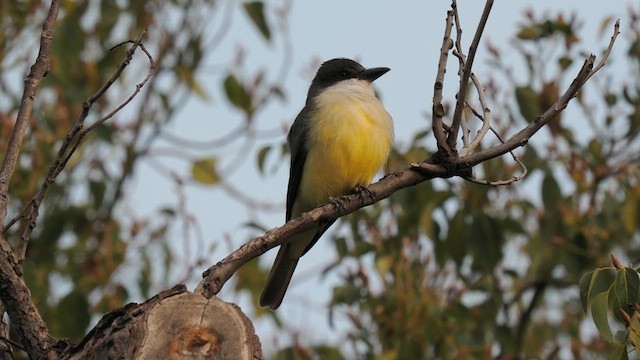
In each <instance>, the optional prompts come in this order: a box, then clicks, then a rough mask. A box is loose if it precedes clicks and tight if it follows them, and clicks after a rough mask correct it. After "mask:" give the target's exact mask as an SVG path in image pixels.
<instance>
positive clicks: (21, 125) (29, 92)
mask: <svg viewBox="0 0 640 360" xmlns="http://www.w3.org/2000/svg"><path fill="white" fill-rule="evenodd" d="M59 9H60V1H59V0H53V1H52V2H51V7H50V8H49V14H48V15H47V19H46V20H45V22H44V25H43V26H42V34H41V35H40V51H39V52H38V57H37V58H36V61H35V63H34V64H33V65H32V66H31V71H30V72H29V75H27V77H26V79H25V80H24V92H23V93H22V101H20V108H19V109H18V116H17V117H16V123H15V125H14V127H13V131H12V132H11V138H9V143H8V144H7V151H6V153H5V156H4V160H3V161H2V167H1V168H0V224H2V223H4V219H5V218H6V217H7V209H8V206H9V182H10V181H11V177H12V176H13V172H14V170H15V169H16V164H17V162H18V156H19V155H20V149H21V148H22V142H23V140H24V137H25V135H26V133H27V128H28V125H29V119H30V118H31V114H32V112H33V104H34V103H35V101H36V95H37V93H38V87H39V86H40V82H41V81H42V79H43V78H44V77H45V76H46V75H47V73H48V72H49V69H50V68H51V58H50V55H51V48H52V46H53V35H54V30H55V24H56V19H57V18H58V10H59Z"/></svg>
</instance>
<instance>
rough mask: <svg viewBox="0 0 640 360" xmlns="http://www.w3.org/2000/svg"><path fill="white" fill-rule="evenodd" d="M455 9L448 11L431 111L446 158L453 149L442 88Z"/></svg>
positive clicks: (434, 127)
mask: <svg viewBox="0 0 640 360" xmlns="http://www.w3.org/2000/svg"><path fill="white" fill-rule="evenodd" d="M453 17H454V15H453V10H450V11H447V21H446V25H445V29H444V38H443V39H442V46H441V47H440V60H439V61H438V70H437V73H436V81H435V84H434V85H433V109H432V111H431V113H432V117H431V123H432V127H433V134H434V136H435V138H436V142H437V146H438V152H440V153H442V155H443V156H444V157H445V158H449V156H450V155H449V154H451V152H452V149H451V147H450V146H449V144H448V143H447V136H446V133H445V129H444V122H443V121H442V118H443V117H444V115H445V114H444V106H443V105H442V97H443V96H442V89H443V88H444V75H445V73H446V69H447V58H448V57H449V50H451V47H452V46H453V41H452V40H451V28H452V27H453Z"/></svg>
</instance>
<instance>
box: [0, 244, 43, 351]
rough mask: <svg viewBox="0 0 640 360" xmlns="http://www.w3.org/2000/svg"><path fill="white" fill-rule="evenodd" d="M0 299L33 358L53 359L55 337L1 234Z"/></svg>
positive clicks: (13, 326)
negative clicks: (39, 311) (35, 303)
mask: <svg viewBox="0 0 640 360" xmlns="http://www.w3.org/2000/svg"><path fill="white" fill-rule="evenodd" d="M0 300H1V301H2V303H3V304H4V305H5V307H6V311H7V314H9V318H10V319H11V325H12V328H13V329H14V330H15V331H16V332H17V334H18V338H19V339H20V341H21V342H22V345H23V347H24V348H25V349H26V351H27V354H29V358H31V359H50V358H52V356H49V355H52V354H49V351H50V350H51V347H52V346H53V344H54V339H53V338H52V337H51V335H49V330H48V329H47V324H45V322H44V320H43V319H42V317H41V316H40V313H38V309H37V308H36V306H35V305H34V303H33V300H32V298H31V292H30V291H29V288H28V287H27V284H26V283H25V282H24V279H23V278H22V268H21V266H20V264H19V263H18V261H17V260H16V258H15V256H13V252H12V251H11V247H10V246H9V244H8V243H7V241H6V240H5V239H4V237H3V236H2V235H0Z"/></svg>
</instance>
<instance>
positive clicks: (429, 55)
mask: <svg viewBox="0 0 640 360" xmlns="http://www.w3.org/2000/svg"><path fill="white" fill-rule="evenodd" d="M632 3H635V2H632V1H623V0H615V1H608V2H602V1H593V0H566V1H562V0H540V1H518V0H509V1H496V2H495V4H494V6H493V11H492V14H491V17H490V18H489V22H488V24H487V27H486V30H485V32H484V36H483V41H482V42H481V46H480V49H479V51H478V55H477V57H476V59H477V60H476V63H475V64H476V65H475V66H474V72H475V73H476V74H477V75H478V76H479V78H480V80H481V81H482V80H483V78H484V79H486V76H487V74H489V73H490V72H491V71H492V69H491V68H490V67H489V66H487V65H486V62H485V61H484V60H485V59H486V58H487V57H486V54H487V51H486V46H485V45H486V41H491V43H492V44H494V45H496V46H498V47H499V48H500V49H501V50H502V54H503V58H504V59H506V61H507V62H512V63H514V66H515V67H516V69H517V68H518V67H520V69H523V68H524V63H522V61H521V60H522V59H520V57H519V55H518V54H517V53H516V52H515V50H513V49H512V48H511V47H510V46H509V43H510V39H511V38H512V36H513V34H514V33H515V29H516V25H517V24H518V23H521V22H523V18H524V17H523V13H524V11H525V9H533V10H534V13H535V14H536V15H541V14H544V13H548V14H557V13H558V12H563V13H564V14H565V16H566V17H567V18H568V17H570V16H571V15H572V14H576V15H577V16H578V18H579V19H580V21H581V23H582V24H583V26H582V27H581V28H580V32H579V37H580V38H581V39H582V40H583V41H584V42H583V43H582V45H581V48H584V49H586V50H588V51H591V52H594V53H595V54H596V55H599V54H600V53H601V51H602V49H603V48H604V47H606V45H607V44H608V41H609V36H610V34H611V33H612V27H609V28H607V29H606V30H605V31H604V34H605V35H599V31H600V28H601V25H602V20H603V18H604V17H605V16H613V17H616V18H621V20H622V32H623V33H622V35H621V37H620V38H619V40H618V43H617V45H616V48H617V49H616V51H615V52H616V53H618V54H619V53H621V52H622V51H624V50H625V49H626V48H628V44H627V43H626V41H627V40H626V38H625V36H624V31H625V25H626V24H627V23H628V21H626V16H627V9H628V7H629V6H630V4H632ZM268 4H276V7H278V6H281V5H282V2H281V1H278V2H268ZM291 6H292V7H291V13H290V15H289V21H288V34H289V37H290V44H291V49H292V52H291V56H292V58H291V59H292V62H291V64H290V71H289V72H288V75H287V77H286V80H285V82H284V84H283V86H284V89H285V93H286V95H287V99H286V101H284V102H272V103H271V104H269V105H268V106H267V108H266V109H265V110H264V111H263V112H261V113H259V114H258V116H257V118H256V128H258V129H260V130H269V131H271V132H272V133H273V134H274V136H273V137H271V138H270V139H269V140H268V141H266V142H264V143H273V142H281V141H284V139H285V136H286V129H287V127H288V126H289V125H290V124H291V122H292V121H293V119H294V118H295V116H296V115H297V113H298V112H299V111H300V109H301V108H302V105H303V104H304V101H305V98H306V92H307V89H308V86H309V83H310V80H311V78H312V76H313V73H314V72H315V69H309V67H310V65H311V64H313V60H314V59H321V60H328V59H331V58H334V57H350V58H353V59H356V60H358V61H359V62H361V63H362V64H363V65H364V66H365V67H377V66H386V67H389V68H391V71H390V72H389V73H387V74H386V75H385V76H383V77H382V78H380V79H379V80H377V81H376V83H375V84H376V87H377V90H378V92H379V93H380V95H381V98H382V101H383V103H384V104H385V107H386V108H387V110H388V111H389V113H390V114H391V115H392V116H393V118H394V121H395V127H396V143H397V144H398V145H399V146H403V144H405V145H406V144H408V143H409V141H410V140H411V137H412V135H413V134H414V133H415V132H416V131H418V130H421V129H424V128H425V126H430V125H429V123H428V120H427V118H425V116H424V114H425V113H426V112H427V111H428V110H429V109H430V108H431V103H432V100H431V96H432V93H433V90H432V89H433V82H434V79H435V73H436V67H437V61H438V56H439V49H440V45H441V43H442V36H443V35H442V34H443V30H444V23H445V17H446V11H447V10H448V9H449V7H450V2H449V1H446V0H439V1H407V2H391V1H366V0H362V1H337V0H332V1H297V2H292V4H291ZM635 6H637V5H635ZM483 7H484V2H483V1H478V0H471V1H469V0H467V1H464V0H461V1H459V4H458V8H459V12H460V17H461V23H462V27H463V30H464V33H463V37H464V39H463V45H464V46H465V48H466V47H468V45H469V44H470V42H471V39H472V37H473V34H474V32H475V26H476V24H477V22H478V19H479V17H480V14H481V13H482V8H483ZM267 8H268V9H269V11H270V10H272V8H269V5H268V6H267ZM240 10H241V9H240V8H239V6H236V10H235V11H232V12H231V14H230V13H229V12H227V11H220V12H219V13H218V14H217V15H216V16H214V17H213V18H212V19H211V26H212V31H215V29H217V28H218V26H219V25H220V24H221V23H222V22H223V17H224V16H233V20H232V21H231V29H229V33H228V36H227V37H226V38H225V40H224V41H223V43H221V44H220V46H219V47H218V49H217V50H216V53H215V54H213V56H211V57H210V58H209V60H208V62H209V63H210V64H209V65H210V69H212V70H211V71H207V70H206V67H205V70H204V71H202V72H201V73H199V74H198V80H199V81H200V82H201V83H202V84H204V85H205V88H206V89H207V92H208V93H209V94H210V98H211V100H209V101H204V100H202V99H197V98H192V99H191V100H189V102H188V103H187V105H186V106H185V108H184V109H183V111H181V113H179V114H178V115H177V118H176V120H175V122H174V123H173V124H172V125H171V126H170V131H171V132H172V133H173V134H175V135H178V136H180V137H183V138H186V139H191V140H196V141H200V140H201V141H206V140H211V139H216V138H219V137H220V136H222V135H223V134H226V133H227V132H229V131H230V130H231V129H234V128H235V125H236V124H237V123H238V122H239V121H241V120H242V118H241V114H239V113H238V112H236V111H235V110H233V109H231V108H230V107H229V106H227V105H226V104H225V100H224V94H223V92H222V89H221V80H220V73H219V71H215V70H214V69H216V68H217V67H218V66H219V65H220V64H223V63H224V61H225V59H230V58H232V54H233V53H234V52H235V51H236V50H237V49H238V47H239V46H242V47H243V48H244V49H245V52H246V55H247V58H246V63H245V69H246V70H248V71H249V72H253V71H254V70H255V69H259V68H266V69H270V70H272V73H269V74H268V76H269V77H270V78H271V79H272V80H274V79H275V78H276V76H277V71H274V69H277V68H278V66H279V64H281V63H282V61H283V48H284V47H285V42H284V41H283V39H282V38H279V37H276V38H274V41H273V43H272V44H271V45H266V44H265V42H264V41H263V40H262V39H261V38H260V35H259V33H258V32H257V31H256V30H255V29H254V28H253V27H252V25H251V24H250V23H249V21H248V20H247V18H246V16H245V14H244V13H243V12H242V11H240ZM268 17H269V19H270V20H271V21H270V23H271V25H272V26H276V23H275V21H273V20H274V17H273V13H268ZM450 64H451V65H450V67H449V68H448V73H447V79H449V82H448V83H447V84H446V85H445V86H446V88H445V94H446V95H447V96H448V99H449V100H450V101H451V100H452V99H453V96H452V94H453V91H454V90H455V88H456V87H457V77H456V71H457V66H455V63H453V62H451V63H450ZM608 70H609V71H612V72H614V73H615V74H616V76H617V77H618V78H619V79H623V78H624V75H625V70H626V69H621V68H617V67H616V64H615V63H612V64H610V68H609V69H608ZM576 71H577V70H575V71H574V73H575V72H576ZM523 73H524V72H521V73H520V74H523ZM518 75H519V74H518V72H516V77H518ZM570 80H571V78H569V79H568V81H570ZM568 111H571V105H570V108H569V109H568ZM532 141H534V142H535V141H537V139H536V138H534V139H533V140H532ZM258 147H259V145H258V146H256V147H254V148H253V149H252V150H250V152H249V153H248V155H246V156H244V157H245V158H246V157H247V156H248V158H247V159H246V161H244V162H243V163H242V164H241V166H240V167H239V168H238V170H237V171H235V172H234V173H233V174H232V175H231V176H230V177H229V178H228V179H227V181H228V182H229V183H231V184H233V186H234V187H235V188H237V189H241V190H242V192H243V193H244V195H246V196H248V197H250V198H253V199H255V200H256V201H258V202H261V203H270V204H274V205H275V207H274V208H273V209H272V210H269V211H261V210H256V209H248V208H247V207H246V206H244V205H242V204H240V203H238V202H237V201H236V200H234V199H233V198H230V197H229V196H228V195H227V194H226V193H225V191H224V190H222V189H220V188H219V187H205V186H191V187H189V188H188V189H187V191H186V196H187V206H188V208H189V210H190V212H191V213H192V214H194V216H195V217H196V218H197V220H198V223H199V226H200V229H201V232H202V234H203V236H202V237H203V238H204V240H205V241H206V242H207V244H211V243H216V244H219V245H218V246H217V247H216V248H215V251H214V252H211V254H210V261H209V264H214V263H216V262H217V261H219V260H220V259H222V257H224V256H225V255H226V254H228V253H229V251H230V250H232V249H233V248H235V247H238V246H239V245H241V244H242V243H243V242H245V241H247V240H248V239H249V238H251V237H253V236H257V235H260V233H259V232H258V231H257V230H255V229H249V228H247V227H246V226H245V225H244V224H246V222H247V220H248V219H252V220H254V221H256V222H258V223H260V224H261V225H264V226H265V227H267V228H273V227H276V226H280V225H282V224H283V221H284V199H285V196H286V187H287V176H288V161H289V160H288V158H286V159H284V161H281V160H279V159H278V158H277V157H273V158H269V159H268V162H267V164H268V168H269V166H274V165H275V164H277V163H278V161H281V162H282V164H281V165H280V166H279V167H276V168H277V170H276V171H275V172H273V173H271V172H270V173H268V174H267V176H259V175H258V172H257V168H256V166H255V149H257V148H258ZM246 152H247V148H246V144H244V143H242V142H238V143H234V144H232V145H231V146H228V147H225V148H223V151H218V152H216V151H212V152H203V153H199V154H196V155H197V156H216V157H218V158H219V159H220V161H221V164H220V166H221V168H226V167H228V166H230V165H234V164H235V163H236V162H237V161H238V159H239V158H242V154H243V153H246ZM415 160H416V161H419V160H421V159H415ZM162 161H163V162H165V163H166V164H169V166H172V167H175V170H176V171H178V172H181V173H189V171H190V169H189V164H188V163H185V162H184V161H178V160H173V159H162ZM515 186H518V185H515ZM174 193H175V188H174V186H173V185H172V184H171V182H169V181H168V180H166V179H164V178H163V177H162V176H160V175H159V174H158V173H157V172H156V171H155V170H154V169H153V168H152V167H151V166H149V165H148V164H143V165H142V166H141V167H140V168H139V171H138V174H137V176H136V177H135V178H134V179H133V181H132V183H131V184H130V186H129V187H128V189H127V197H128V199H129V201H128V204H127V207H128V208H129V209H124V211H125V212H126V211H133V212H136V213H142V214H153V213H154V211H155V209H157V208H159V207H162V206H163V205H164V204H168V203H171V202H172V201H175V199H174V198H172V197H171V196H168V197H167V196H164V195H163V196H159V194H170V195H171V194H174ZM328 238H329V236H325V238H324V239H325V240H326V239H328ZM176 239H177V240H176V252H178V253H179V252H183V251H184V244H182V243H180V241H182V240H180V239H183V237H182V234H176ZM228 240H230V242H231V243H232V244H233V245H229V241H228ZM191 248H192V251H193V252H197V251H200V252H201V251H208V247H207V246H205V247H202V248H198V246H197V245H192V246H191ZM332 251H333V250H332V248H331V246H330V244H326V243H323V241H322V240H321V241H320V242H319V243H318V245H316V246H315V247H314V249H313V250H312V251H311V252H310V253H309V254H308V255H306V256H305V257H304V258H303V261H301V263H300V265H299V267H298V268H297V270H296V274H295V275H294V278H293V281H292V284H291V286H290V288H289V291H288V293H287V295H286V297H285V299H284V303H283V305H282V306H281V307H280V309H278V314H279V315H280V316H281V317H282V318H283V319H284V320H285V324H286V325H285V326H287V327H288V328H290V329H295V330H297V331H299V332H300V333H301V336H303V337H304V338H305V343H308V342H314V341H315V342H325V341H332V342H336V341H340V339H341V337H342V336H343V334H344V333H343V330H344V323H340V322H339V323H338V328H337V329H335V328H330V327H329V325H328V323H327V311H328V310H327V306H326V304H327V303H328V301H329V299H330V289H331V287H332V285H333V284H335V282H336V279H337V278H336V277H335V276H333V277H332V276H329V277H327V278H322V279H321V277H320V276H319V275H317V273H318V271H319V270H320V269H322V267H323V266H324V265H326V264H328V263H329V262H330V261H331V258H332V257H333V254H332ZM275 253H276V251H275V250H274V251H271V252H269V253H268V254H265V255H264V256H263V259H262V260H261V261H262V263H263V264H264V265H265V267H266V266H270V264H271V262H272V260H273V258H274V257H275ZM191 255H192V256H193V254H191ZM185 256H188V255H185ZM209 264H207V265H209ZM201 270H205V267H203V268H202V269H201ZM197 273H200V271H197ZM123 276H124V275H123ZM180 280H181V279H178V278H176V279H175V281H180ZM197 281H198V278H194V279H191V280H190V281H189V282H188V285H189V288H190V289H191V290H192V289H193V288H194V287H195V284H197ZM227 287H229V286H228V285H227ZM219 296H220V297H221V298H222V299H224V300H226V301H232V302H236V303H238V304H239V305H241V307H242V308H243V310H245V311H247V312H248V314H249V316H250V317H251V313H252V311H251V306H250V305H249V303H248V299H247V298H244V297H242V296H240V297H239V298H238V297H237V296H236V295H234V294H233V293H232V292H231V291H230V290H229V289H223V291H222V292H221V293H220V294H219ZM255 325H256V327H257V328H256V331H257V334H258V336H259V337H260V339H261V341H262V344H263V348H264V350H265V351H266V353H267V354H269V353H270V351H272V350H273V349H274V345H276V344H277V345H282V344H284V343H287V342H288V340H290V339H282V338H281V337H279V334H278V333H277V331H274V328H273V322H271V321H264V320H260V321H257V322H256V324H255Z"/></svg>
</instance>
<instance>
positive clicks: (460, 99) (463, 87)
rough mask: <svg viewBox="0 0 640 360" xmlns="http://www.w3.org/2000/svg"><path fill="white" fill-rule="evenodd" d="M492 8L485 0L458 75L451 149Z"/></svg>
mask: <svg viewBox="0 0 640 360" xmlns="http://www.w3.org/2000/svg"><path fill="white" fill-rule="evenodd" d="M453 4H455V0H454V1H453ZM492 6H493V0H487V2H486V3H485V5H484V10H483V11H482V16H481V17H480V22H479V23H478V27H477V29H476V34H475V35H474V37H473V41H472V42H471V46H470V47H469V56H468V57H467V59H466V64H465V67H464V70H463V71H462V74H460V88H459V90H458V94H457V101H456V109H455V110H454V112H453V120H452V122H451V130H450V131H449V135H448V136H447V143H448V144H449V147H450V148H452V149H455V148H456V142H457V138H458V129H459V128H460V122H461V121H462V111H463V110H464V102H465V98H466V95H467V89H468V84H469V77H470V76H471V68H472V67H473V60H474V59H475V56H476V50H477V49H478V45H479V44H480V38H481V37H482V33H483V32H484V27H485V25H486V24H487V20H488V19H489V13H490V12H491V7H492ZM456 13H457V12H456Z"/></svg>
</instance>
